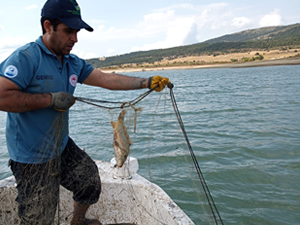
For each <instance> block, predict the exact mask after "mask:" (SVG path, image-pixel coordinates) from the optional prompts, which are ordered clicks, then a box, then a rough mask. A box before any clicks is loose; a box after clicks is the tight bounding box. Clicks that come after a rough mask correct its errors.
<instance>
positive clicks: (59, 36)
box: [49, 23, 79, 57]
mask: <svg viewBox="0 0 300 225" xmlns="http://www.w3.org/2000/svg"><path fill="white" fill-rule="evenodd" d="M78 32H79V30H74V29H72V28H70V27H68V26H67V25H65V24H63V23H60V24H58V26H57V29H56V31H54V30H53V26H52V29H51V33H50V43H49V47H50V51H52V52H53V53H54V54H55V55H57V56H58V57H59V56H62V55H69V54H70V52H71V50H72V48H73V46H74V45H75V43H76V42H77V41H78V39H77V33H78Z"/></svg>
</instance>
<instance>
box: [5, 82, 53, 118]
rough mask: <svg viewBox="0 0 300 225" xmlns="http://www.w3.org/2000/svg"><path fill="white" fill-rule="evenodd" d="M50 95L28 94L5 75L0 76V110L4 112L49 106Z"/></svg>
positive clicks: (24, 110) (17, 111)
mask: <svg viewBox="0 0 300 225" xmlns="http://www.w3.org/2000/svg"><path fill="white" fill-rule="evenodd" d="M51 100H52V96H51V94H50V93H47V94H29V93H25V92H22V91H20V89H19V88H18V86H17V85H16V84H15V83H13V82H12V81H10V80H9V79H7V78H5V77H0V110H1V111H6V112H16V113H19V112H26V111H31V110H36V109H42V108H47V107H49V106H50V104H51Z"/></svg>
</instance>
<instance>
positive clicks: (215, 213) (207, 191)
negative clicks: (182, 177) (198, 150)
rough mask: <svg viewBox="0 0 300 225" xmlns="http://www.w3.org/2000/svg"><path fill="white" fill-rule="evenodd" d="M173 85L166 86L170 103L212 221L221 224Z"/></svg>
mask: <svg viewBox="0 0 300 225" xmlns="http://www.w3.org/2000/svg"><path fill="white" fill-rule="evenodd" d="M173 87H174V86H173V84H171V83H170V84H168V88H169V89H170V96H171V100H172V105H173V108H174V111H175V114H176V117H177V120H178V123H179V125H180V128H181V130H182V133H183V136H184V138H185V140H186V143H187V146H188V148H189V151H190V154H191V157H192V159H193V162H194V165H195V168H196V170H197V173H198V176H199V179H200V182H201V185H202V188H203V190H204V193H205V196H206V199H207V202H208V204H209V208H210V211H211V213H212V215H213V218H214V221H215V223H216V224H222V225H223V221H222V218H221V216H220V214H219V211H218V209H217V206H216V204H215V202H214V200H213V197H212V196H211V194H210V191H209V189H208V186H207V184H206V182H205V179H204V176H203V174H202V172H201V169H200V166H199V164H198V161H197V158H196V156H195V154H194V151H193V149H192V146H191V144H190V142H189V139H188V136H187V133H186V131H185V128H184V124H183V121H182V119H181V116H180V113H179V110H178V107H177V103H176V100H175V96H174V93H173Z"/></svg>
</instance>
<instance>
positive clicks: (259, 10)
mask: <svg viewBox="0 0 300 225" xmlns="http://www.w3.org/2000/svg"><path fill="white" fill-rule="evenodd" d="M0 1H1V7H0V61H2V60H4V59H5V58H6V57H7V56H8V55H9V54H10V53H12V51H13V50H15V49H16V48H17V47H19V46H21V45H23V44H26V43H27V42H31V41H35V40H36V39H37V38H38V37H39V36H40V35H41V34H42V31H41V26H40V14H41V8H42V6H43V5H44V3H45V0H9V1H7V0H0ZM78 3H79V6H80V8H81V14H82V17H83V20H84V21H85V22H87V23H88V24H89V25H90V26H92V27H93V28H94V32H88V31H86V30H81V31H80V32H79V34H78V39H79V42H78V43H77V44H76V45H75V47H74V48H73V51H72V53H74V54H77V55H78V56H80V57H82V58H84V59H88V58H94V57H103V56H112V55H119V54H125V53H130V52H134V51H141V50H151V49H159V48H169V47H174V46H181V45H188V44H193V43H197V42H202V41H205V40H208V39H211V38H214V37H219V36H222V35H225V34H230V33H234V32H238V31H242V30H247V29H253V28H259V27H264V26H274V25H290V24H295V23H299V22H300V13H299V11H300V1H299V0H259V1H257V0H228V1H214V0H209V1H206V0H202V1H200V0H199V1H196V0H151V1H144V0H127V1H124V0H122V1H121V0H106V1H104V0H78Z"/></svg>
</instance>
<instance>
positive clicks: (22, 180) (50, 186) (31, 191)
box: [10, 138, 101, 225]
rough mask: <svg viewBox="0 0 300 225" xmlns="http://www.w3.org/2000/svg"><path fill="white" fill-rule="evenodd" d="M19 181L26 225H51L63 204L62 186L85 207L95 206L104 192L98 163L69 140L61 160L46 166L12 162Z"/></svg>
mask: <svg viewBox="0 0 300 225" xmlns="http://www.w3.org/2000/svg"><path fill="white" fill-rule="evenodd" d="M10 165H11V170H12V172H13V174H14V176H15V178H16V183H17V189H18V197H17V199H16V200H17V202H18V206H19V208H18V209H19V211H18V213H19V217H20V218H21V224H22V225H23V224H24V225H29V224H30V225H48V224H49V225H50V224H52V223H53V221H54V217H55V212H56V207H57V204H58V201H59V184H60V185H62V186H63V187H65V188H66V189H68V190H70V191H72V192H73V199H74V200H75V201H76V202H78V203H81V204H88V205H91V204H94V203H96V202H97V201H98V199H99V196H100V192H101V181H100V177H99V173H98V168H97V165H96V164H95V162H94V161H93V160H92V159H91V158H90V157H89V156H88V155H87V154H86V153H85V152H84V151H82V150H81V149H80V148H79V147H78V146H77V145H76V144H75V143H74V141H73V140H72V139H71V138H69V141H68V143H67V146H66V148H65V149H64V151H63V153H62V154H61V157H59V158H57V159H55V160H51V161H49V162H46V163H42V164H24V163H18V162H14V161H12V160H11V161H10Z"/></svg>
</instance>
